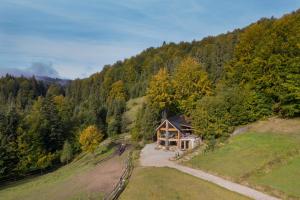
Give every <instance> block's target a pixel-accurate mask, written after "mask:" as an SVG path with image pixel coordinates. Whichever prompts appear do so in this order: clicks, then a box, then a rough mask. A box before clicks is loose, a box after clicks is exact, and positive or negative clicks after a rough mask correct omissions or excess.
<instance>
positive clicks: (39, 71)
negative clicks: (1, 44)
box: [28, 62, 59, 78]
mask: <svg viewBox="0 0 300 200" xmlns="http://www.w3.org/2000/svg"><path fill="white" fill-rule="evenodd" d="M28 71H29V73H31V74H34V75H38V76H48V77H52V78H56V77H59V74H58V72H57V71H56V70H55V69H54V68H53V67H52V63H42V62H34V63H32V66H31V67H29V68H28Z"/></svg>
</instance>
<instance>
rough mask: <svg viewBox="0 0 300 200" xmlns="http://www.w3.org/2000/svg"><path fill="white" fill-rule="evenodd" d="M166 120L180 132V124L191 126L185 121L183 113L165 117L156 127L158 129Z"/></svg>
mask: <svg viewBox="0 0 300 200" xmlns="http://www.w3.org/2000/svg"><path fill="white" fill-rule="evenodd" d="M166 121H168V122H169V123H170V124H171V125H173V126H174V128H176V129H177V130H178V131H180V132H182V126H185V127H188V128H192V127H191V124H190V123H189V122H188V121H187V119H186V117H185V116H184V115H176V116H172V117H169V118H167V119H165V120H164V121H163V122H162V123H161V124H160V125H159V126H158V127H157V128H156V130H157V129H159V128H160V127H161V126H162V125H163V124H164V123H165V122H166Z"/></svg>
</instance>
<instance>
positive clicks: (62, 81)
mask: <svg viewBox="0 0 300 200" xmlns="http://www.w3.org/2000/svg"><path fill="white" fill-rule="evenodd" d="M35 78H36V79H37V80H39V81H43V82H44V83H46V84H53V83H55V84H59V85H62V86H66V85H68V84H69V83H71V80H70V79H60V78H51V77H48V76H36V77H35Z"/></svg>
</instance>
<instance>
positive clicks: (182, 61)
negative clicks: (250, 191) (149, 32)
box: [0, 10, 300, 179]
mask: <svg viewBox="0 0 300 200" xmlns="http://www.w3.org/2000/svg"><path fill="white" fill-rule="evenodd" d="M299 30H300V10H297V11H295V12H293V13H290V14H287V15H285V16H283V17H281V18H279V19H276V18H270V19H268V18H263V19H261V20H259V21H257V22H255V23H253V24H250V25H249V26H247V27H245V28H242V29H237V30H234V31H232V32H228V33H225V34H221V35H218V36H209V37H206V38H204V39H202V40H200V41H192V42H180V43H178V44H175V43H163V44H162V45H161V46H160V47H158V48H153V47H151V48H148V49H146V50H144V51H143V52H141V53H140V54H138V55H136V56H133V57H131V58H128V59H125V60H123V61H118V62H116V63H115V64H113V65H107V66H104V68H103V69H102V71H101V72H99V73H96V74H93V75H91V76H90V77H89V78H86V79H76V80H73V81H71V82H70V83H69V84H67V85H63V86H62V85H59V84H55V83H49V82H48V83H45V82H43V81H39V80H37V79H36V78H35V77H31V78H26V77H13V76H11V75H6V76H5V77H2V78H1V79H0V179H5V178H9V177H16V176H19V175H23V174H27V173H29V172H31V171H35V170H44V169H49V168H51V167H53V166H56V165H58V164H60V163H66V162H67V161H69V159H71V157H72V155H74V154H77V153H79V152H80V151H81V149H82V148H81V146H82V142H81V137H80V134H81V133H82V132H85V131H86V130H90V129H97V132H100V133H101V138H102V137H104V138H107V137H114V136H116V135H118V134H121V133H130V134H131V135H132V139H133V140H135V141H149V140H151V139H152V135H153V130H154V127H155V126H156V125H157V124H158V123H159V121H160V119H161V117H162V114H167V115H172V114H185V115H186V116H188V117H189V118H190V119H191V121H192V124H193V127H194V128H195V132H196V133H197V134H199V135H200V136H201V137H202V138H203V139H205V140H206V141H208V142H209V143H210V144H212V145H213V144H214V143H215V142H216V140H225V139H226V138H227V137H228V136H229V134H230V133H231V132H232V130H233V128H234V127H236V126H239V125H242V124H247V123H249V122H253V121H256V120H258V119H261V118H264V117H268V116H272V115H278V116H281V117H285V118H292V117H299V116H300V31H299ZM141 96H146V97H147V98H146V99H147V100H146V102H145V104H144V105H143V106H142V108H141V109H140V110H139V112H138V113H137V116H136V117H137V119H138V120H136V122H135V124H134V126H133V128H131V129H129V128H128V127H127V121H126V118H124V116H123V113H124V111H125V106H126V102H127V101H128V100H130V99H133V98H136V97H141ZM142 124H143V126H142ZM86 128H88V129H86ZM66 155H68V156H67V159H66Z"/></svg>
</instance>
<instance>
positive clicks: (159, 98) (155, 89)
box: [147, 68, 173, 110]
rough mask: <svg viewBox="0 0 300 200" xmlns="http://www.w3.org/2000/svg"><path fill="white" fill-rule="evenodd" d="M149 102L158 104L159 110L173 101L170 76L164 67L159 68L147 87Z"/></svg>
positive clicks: (167, 106) (154, 104) (165, 107)
mask: <svg viewBox="0 0 300 200" xmlns="http://www.w3.org/2000/svg"><path fill="white" fill-rule="evenodd" d="M147 97H148V100H149V101H150V104H151V105H153V106H158V108H159V109H160V110H164V109H168V108H169V107H170V106H171V104H172V103H173V90H172V85H171V82H170V76H169V73H168V71H167V69H165V68H161V69H160V70H159V71H158V73H157V74H156V75H154V76H153V77H152V79H151V81H150V84H149V87H148V89H147Z"/></svg>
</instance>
